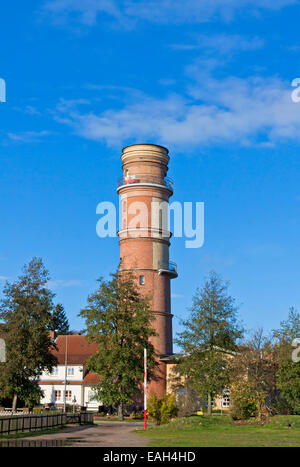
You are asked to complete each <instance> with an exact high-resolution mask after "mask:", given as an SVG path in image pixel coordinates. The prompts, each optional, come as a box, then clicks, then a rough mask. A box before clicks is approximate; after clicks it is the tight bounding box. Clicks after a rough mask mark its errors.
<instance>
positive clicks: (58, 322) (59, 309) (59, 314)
mask: <svg viewBox="0 0 300 467" xmlns="http://www.w3.org/2000/svg"><path fill="white" fill-rule="evenodd" d="M48 329H49V331H57V333H58V334H68V333H69V332H70V326H69V321H68V318H67V315H66V312H65V310H64V307H63V306H62V305H61V304H60V303H59V304H58V305H56V306H55V308H54V310H53V312H52V314H51V321H50V325H49V327H48Z"/></svg>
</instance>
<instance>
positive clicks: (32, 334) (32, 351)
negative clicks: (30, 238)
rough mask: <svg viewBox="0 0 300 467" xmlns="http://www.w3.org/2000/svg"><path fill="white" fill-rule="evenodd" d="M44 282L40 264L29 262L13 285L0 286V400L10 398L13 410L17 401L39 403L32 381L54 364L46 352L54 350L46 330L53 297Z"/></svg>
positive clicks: (36, 386)
mask: <svg viewBox="0 0 300 467" xmlns="http://www.w3.org/2000/svg"><path fill="white" fill-rule="evenodd" d="M48 280H49V275H48V271H47V270H46V269H45V267H44V265H43V263H42V260H41V259H39V258H33V259H32V261H30V263H29V264H28V265H25V266H24V269H23V274H22V275H21V276H20V277H19V278H18V280H17V281H16V282H12V283H10V282H7V283H6V285H5V286H4V290H3V295H4V298H3V299H2V300H1V302H0V319H1V321H2V336H3V337H4V339H5V343H6V362H5V363H1V371H0V391H1V394H2V397H11V398H13V410H15V409H16V405H17V398H18V397H19V398H20V399H22V400H23V401H25V402H26V403H33V402H34V401H35V402H38V401H39V399H40V397H41V395H42V391H41V390H40V389H39V387H38V385H37V384H36V383H35V379H36V378H37V377H38V375H39V374H40V373H41V372H42V371H43V370H44V369H47V370H48V371H51V369H52V367H53V366H55V365H56V364H57V361H56V358H55V357H54V356H53V355H52V354H51V352H50V350H51V349H52V348H54V344H53V342H52V341H51V339H50V335H49V330H48V326H49V322H50V320H51V313H52V311H53V293H52V292H51V291H50V290H48V289H47V288H46V284H47V281H48Z"/></svg>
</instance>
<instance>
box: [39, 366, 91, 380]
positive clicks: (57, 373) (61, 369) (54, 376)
mask: <svg viewBox="0 0 300 467" xmlns="http://www.w3.org/2000/svg"><path fill="white" fill-rule="evenodd" d="M84 372H85V368H84V365H68V366H67V380H68V381H82V380H83V378H84ZM51 380H53V381H57V380H63V381H64V380H65V365H57V367H55V368H53V370H52V373H48V372H47V371H43V373H42V374H41V376H40V381H51Z"/></svg>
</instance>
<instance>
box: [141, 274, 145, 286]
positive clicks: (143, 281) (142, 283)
mask: <svg viewBox="0 0 300 467" xmlns="http://www.w3.org/2000/svg"><path fill="white" fill-rule="evenodd" d="M144 284H145V276H140V285H144Z"/></svg>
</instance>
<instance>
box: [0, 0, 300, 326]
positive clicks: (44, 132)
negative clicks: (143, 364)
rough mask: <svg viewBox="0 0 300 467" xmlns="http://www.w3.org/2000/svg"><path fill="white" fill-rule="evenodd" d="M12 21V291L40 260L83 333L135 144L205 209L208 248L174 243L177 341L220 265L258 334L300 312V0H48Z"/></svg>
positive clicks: (6, 239) (4, 127)
mask: <svg viewBox="0 0 300 467" xmlns="http://www.w3.org/2000/svg"><path fill="white" fill-rule="evenodd" d="M17 4H18V5H16V3H15V2H14V3H12V2H11V3H6V5H5V6H2V12H1V17H0V38H1V62H0V78H3V79H5V81H6V84H7V102H6V103H0V174H1V175H0V195H1V200H2V203H1V221H2V222H1V233H0V238H1V243H0V281H1V282H0V286H1V285H3V284H4V281H5V278H9V279H11V280H12V279H14V278H15V277H16V276H17V275H18V274H19V272H20V270H21V267H22V265H23V264H24V263H26V262H28V261H29V260H30V259H31V257H32V256H34V255H36V256H41V257H42V258H43V260H44V263H45V265H46V267H47V268H48V269H49V270H50V274H51V277H52V282H51V284H50V285H51V287H52V288H53V290H54V291H55V292H56V294H57V296H56V299H57V301H59V302H61V303H63V305H64V306H65V308H66V311H67V314H68V316H69V319H70V322H71V326H72V327H73V328H76V329H81V328H82V327H83V325H84V323H83V322H82V321H81V320H80V319H79V318H78V317H77V314H78V312H79V310H80V309H81V308H82V307H83V306H84V305H85V303H86V297H87V295H88V294H89V293H90V292H92V291H93V290H94V288H95V286H96V278H97V277H99V276H101V275H102V276H104V277H108V274H109V272H111V271H114V270H115V269H116V267H117V265H118V259H119V248H118V241H117V239H116V238H115V239H114V238H110V239H100V238H99V237H97V235H96V223H97V220H98V218H99V217H98V216H97V215H96V206H97V204H98V203H99V202H101V201H112V202H114V203H117V194H116V182H117V179H118V177H119V176H120V175H121V163H120V154H121V149H122V147H123V146H125V145H127V144H132V143H136V142H151V143H156V144H161V145H164V146H167V147H168V148H169V150H170V156H171V160H170V172H169V175H170V177H171V178H172V179H173V180H174V183H175V189H174V197H173V200H174V201H193V202H196V201H202V202H204V203H205V244H204V246H203V247H202V248H200V249H197V250H195V249H186V248H185V240H184V239H179V238H177V239H173V241H172V247H171V257H172V259H173V260H174V261H176V262H177V263H178V269H179V277H178V279H176V280H174V281H172V295H173V298H172V311H173V313H174V314H175V317H174V334H175V332H176V331H178V330H179V329H180V318H183V319H184V318H186V317H187V316H188V313H189V312H188V311H187V308H188V307H189V306H190V304H191V299H192V296H193V294H194V292H195V289H196V287H197V286H198V285H201V284H202V282H203V278H204V277H205V276H206V275H207V274H208V272H209V271H210V270H211V269H215V270H216V271H217V272H219V273H220V274H221V275H222V276H223V277H224V278H225V279H227V280H230V281H231V286H230V292H231V293H232V295H233V296H234V297H236V300H237V303H238V304H242V306H241V308H240V316H241V318H242V319H243V321H244V323H245V325H246V326H247V327H248V328H254V327H256V326H258V325H262V326H263V327H264V328H265V330H266V331H269V330H271V329H272V328H274V327H276V326H278V324H279V322H280V320H282V319H285V317H286V316H287V313H288V308H289V307H290V306H295V307H296V308H298V309H300V287H299V270H300V259H299V246H300V229H299V214H300V187H299V173H300V159H299V150H300V103H298V104H297V103H294V102H293V101H292V99H291V92H292V90H293V88H292V87H291V82H292V80H293V79H294V78H297V77H299V76H300V40H299V34H298V32H299V20H300V13H299V1H298V0H277V1H276V0H273V1H271V0H246V1H243V2H241V1H240V0H226V1H224V0H186V1H185V2H182V1H180V0H172V1H171V0H152V1H149V0H148V1H139V2H137V1H134V0H127V1H124V0H45V1H37V0H36V1H33V0H28V1H27V2H17Z"/></svg>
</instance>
